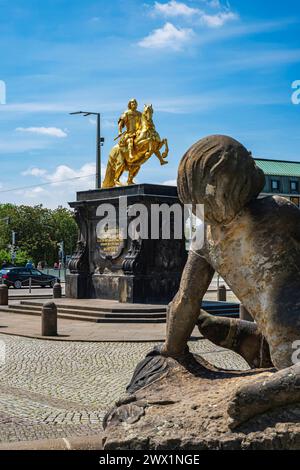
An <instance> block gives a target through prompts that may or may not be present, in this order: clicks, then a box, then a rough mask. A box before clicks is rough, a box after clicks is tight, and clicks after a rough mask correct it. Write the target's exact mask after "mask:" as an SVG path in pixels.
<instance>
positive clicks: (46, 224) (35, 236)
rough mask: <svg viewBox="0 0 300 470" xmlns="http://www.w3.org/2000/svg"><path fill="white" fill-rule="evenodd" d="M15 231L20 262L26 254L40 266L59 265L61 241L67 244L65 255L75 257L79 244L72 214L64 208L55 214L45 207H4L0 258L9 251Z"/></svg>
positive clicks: (0, 208) (0, 207) (0, 206)
mask: <svg viewBox="0 0 300 470" xmlns="http://www.w3.org/2000/svg"><path fill="white" fill-rule="evenodd" d="M7 218H8V222H7ZM12 231H15V232H16V246H17V247H18V252H19V255H18V256H19V258H20V257H21V252H23V253H25V254H26V255H27V256H28V257H29V258H31V259H32V260H33V261H34V262H35V263H36V264H37V263H38V262H39V261H46V262H47V263H48V265H52V264H53V263H54V262H55V261H58V243H59V242H61V241H64V245H65V254H72V253H73V251H74V249H75V245H76V240H77V225H76V222H75V220H74V218H73V215H72V212H71V211H70V210H68V209H65V208H63V207H58V208H57V209H55V210H51V209H47V208H45V207H43V206H42V205H37V206H34V207H32V206H25V205H21V206H17V205H14V204H0V256H1V250H5V251H7V249H8V250H9V246H10V244H11V240H12V235H11V234H12ZM3 254H4V253H3ZM22 256H25V255H24V254H23V255H22ZM3 259H5V256H4V258H3Z"/></svg>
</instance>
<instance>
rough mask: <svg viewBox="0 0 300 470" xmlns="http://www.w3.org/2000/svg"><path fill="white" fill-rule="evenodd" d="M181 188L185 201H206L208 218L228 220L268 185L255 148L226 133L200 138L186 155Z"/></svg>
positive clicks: (180, 175) (214, 221) (181, 168)
mask: <svg viewBox="0 0 300 470" xmlns="http://www.w3.org/2000/svg"><path fill="white" fill-rule="evenodd" d="M177 182H178V192H179V197H180V199H181V201H182V202H183V203H184V204H204V211H205V221H206V222H208V223H210V224H212V225H216V224H227V223H229V222H231V221H232V220H233V219H234V217H235V216H236V215H237V214H238V213H239V212H240V211H241V209H242V208H243V207H244V206H245V205H246V204H247V203H248V202H250V201H251V200H252V199H254V198H256V197H257V196H258V194H259V193H260V192H261V191H262V189H263V187H264V185H265V176H264V173H263V171H262V170H261V169H260V168H258V167H257V165H256V164H255V161H254V159H253V158H252V155H251V152H249V151H248V150H247V149H246V148H245V147H244V146H243V145H242V144H240V143H239V142H237V141H236V140H234V139H232V138H231V137H227V136H223V135H213V136H209V137H206V138H204V139H202V140H199V142H197V143H196V144H194V145H193V146H192V147H191V148H190V149H189V150H188V151H187V152H186V154H185V155H184V156H183V158H182V160H181V162H180V165H179V170H178V180H177Z"/></svg>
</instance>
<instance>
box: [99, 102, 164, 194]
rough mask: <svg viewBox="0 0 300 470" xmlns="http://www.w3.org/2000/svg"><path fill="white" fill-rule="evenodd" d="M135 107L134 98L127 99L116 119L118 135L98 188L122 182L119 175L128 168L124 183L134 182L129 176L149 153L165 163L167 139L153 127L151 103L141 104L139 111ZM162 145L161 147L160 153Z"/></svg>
mask: <svg viewBox="0 0 300 470" xmlns="http://www.w3.org/2000/svg"><path fill="white" fill-rule="evenodd" d="M137 107H138V103H137V101H136V99H132V100H130V101H129V103H128V109H127V110H126V111H125V112H124V113H123V114H122V116H121V117H120V119H119V121H118V126H119V135H118V137H116V139H115V140H117V139H120V141H119V143H118V144H117V145H115V146H114V147H113V148H112V150H111V152H110V154H109V158H108V164H107V168H106V174H105V178H104V181H103V184H102V188H113V187H115V186H122V184H121V182H120V178H121V176H122V174H123V173H124V171H128V179H127V184H128V185H129V184H135V183H134V180H133V178H134V177H135V176H136V175H137V174H138V172H139V170H140V168H141V166H142V165H143V163H145V162H146V161H147V160H149V158H150V157H151V156H152V155H153V154H155V155H156V156H157V158H158V159H159V161H160V164H161V165H166V164H167V163H168V162H167V161H166V160H165V158H166V157H167V156H168V153H169V147H168V141H167V139H161V138H160V136H159V134H158V133H157V131H156V129H155V125H154V123H153V119H152V117H153V107H152V105H151V104H145V106H144V111H143V113H141V112H140V111H138V109H137ZM124 127H125V131H124V132H123V129H124ZM163 146H165V151H164V152H163V153H161V152H160V150H161V148H162V147H163Z"/></svg>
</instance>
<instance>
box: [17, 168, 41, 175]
mask: <svg viewBox="0 0 300 470" xmlns="http://www.w3.org/2000/svg"><path fill="white" fill-rule="evenodd" d="M46 173H47V172H46V170H42V169H41V168H28V170H26V171H23V172H22V176H44V175H45V174H46Z"/></svg>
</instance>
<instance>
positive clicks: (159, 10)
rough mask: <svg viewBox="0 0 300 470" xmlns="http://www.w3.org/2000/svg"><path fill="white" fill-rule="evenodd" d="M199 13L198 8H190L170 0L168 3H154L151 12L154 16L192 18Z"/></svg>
mask: <svg viewBox="0 0 300 470" xmlns="http://www.w3.org/2000/svg"><path fill="white" fill-rule="evenodd" d="M201 13H202V12H201V10H199V8H191V7H189V6H188V5H186V4H185V3H181V2H176V1H175V0H171V1H170V2H168V3H159V2H155V4H154V10H153V14H154V15H163V16H168V17H175V16H193V15H198V14H201Z"/></svg>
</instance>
